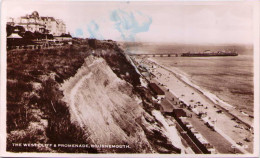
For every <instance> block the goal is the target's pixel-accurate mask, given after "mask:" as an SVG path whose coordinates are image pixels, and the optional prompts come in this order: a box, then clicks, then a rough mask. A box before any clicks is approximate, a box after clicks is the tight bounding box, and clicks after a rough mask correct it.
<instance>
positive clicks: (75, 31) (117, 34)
mask: <svg viewBox="0 0 260 158" xmlns="http://www.w3.org/2000/svg"><path fill="white" fill-rule="evenodd" d="M2 5H3V6H2V15H4V17H19V16H24V15H26V14H31V13H32V12H33V11H38V13H39V14H40V16H53V17H55V18H59V19H62V20H63V21H64V22H65V24H66V26H67V32H70V34H71V35H73V36H74V37H83V38H97V39H112V40H116V41H143V42H167V43H194V44H198V43H199V44H208V43H216V44H218V43H221V44H222V43H223V44H229V43H232V44H233V43H239V44H252V43H253V25H254V20H253V5H252V3H248V2H243V1H229V2H225V1H222V2H212V1H211V2H210V1H208V2H207V1H204V2H203V1H202V2H178V1H161V2H158V1H157V2H156V1H143V2H136V1H113V2H102V1H99V2H95V1H68V0H67V1H41V0H37V1H35V0H34V1H33V0H31V1H27V0H19V1H15V0H3V4H2Z"/></svg>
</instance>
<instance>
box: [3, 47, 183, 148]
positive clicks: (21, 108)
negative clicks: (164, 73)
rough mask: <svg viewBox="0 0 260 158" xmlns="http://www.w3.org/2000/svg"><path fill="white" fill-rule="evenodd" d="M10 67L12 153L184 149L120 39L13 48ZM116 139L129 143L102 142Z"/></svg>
mask: <svg viewBox="0 0 260 158" xmlns="http://www.w3.org/2000/svg"><path fill="white" fill-rule="evenodd" d="M14 56H15V58H14ZM21 61H22V62H21ZM32 61H33V62H32ZM7 70H8V76H7V78H8V83H7V86H8V87H7V127H8V130H7V134H8V138H7V150H8V151H12V152H28V151H37V152H73V153H74V152H88V153H100V152H101V153H111V152H115V153H180V149H179V148H178V147H175V146H174V145H173V144H174V140H173V139H172V137H171V139H170V138H169V137H168V134H167V130H166V129H165V128H164V126H163V125H162V123H160V122H159V121H158V120H157V119H156V117H154V116H153V112H152V111H153V110H155V109H156V107H154V106H153V104H152V99H151V94H150V92H149V90H148V89H146V88H145V87H143V86H142V85H141V82H140V75H139V74H138V72H136V69H135V67H134V66H133V65H132V64H131V63H130V61H129V59H127V58H126V56H125V55H124V53H123V50H121V49H120V48H119V47H118V46H117V45H116V44H115V43H105V44H102V43H101V44H100V45H99V46H98V47H97V48H96V49H92V48H89V47H87V46H84V47H82V46H79V47H75V46H74V47H70V48H66V49H64V50H52V51H50V50H49V51H47V50H46V51H39V52H28V51H24V52H8V68H7ZM21 79H22V80H21ZM176 139H179V138H176ZM13 142H15V143H38V144H41V143H42V144H88V145H89V146H90V147H86V148H64V147H62V146H59V147H54V146H44V147H42V146H35V147H24V146H23V147H14V146H13V145H12V143H13ZM108 144H110V145H121V146H124V147H123V148H117V147H103V148H99V146H98V145H108ZM95 145H96V146H95Z"/></svg>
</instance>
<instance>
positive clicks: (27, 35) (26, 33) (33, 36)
mask: <svg viewBox="0 0 260 158" xmlns="http://www.w3.org/2000/svg"><path fill="white" fill-rule="evenodd" d="M24 38H25V39H28V40H32V39H35V35H34V33H32V32H31V31H26V32H25V33H24Z"/></svg>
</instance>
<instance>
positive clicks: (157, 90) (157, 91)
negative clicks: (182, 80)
mask: <svg viewBox="0 0 260 158" xmlns="http://www.w3.org/2000/svg"><path fill="white" fill-rule="evenodd" d="M149 87H150V88H151V90H152V91H153V92H154V93H155V94H156V95H165V93H164V91H163V90H162V89H161V88H160V87H159V86H157V84H155V83H150V84H149Z"/></svg>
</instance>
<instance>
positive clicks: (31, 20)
mask: <svg viewBox="0 0 260 158" xmlns="http://www.w3.org/2000/svg"><path fill="white" fill-rule="evenodd" d="M7 23H8V24H13V25H14V26H17V25H18V26H23V27H24V28H25V31H31V32H40V33H49V34H52V35H54V36H60V35H61V34H63V33H64V34H65V33H66V25H65V24H64V22H63V21H62V20H60V19H55V18H53V17H40V16H39V13H38V12H37V11H34V12H33V13H32V14H31V15H26V16H22V17H19V18H9V19H8V21H7Z"/></svg>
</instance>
